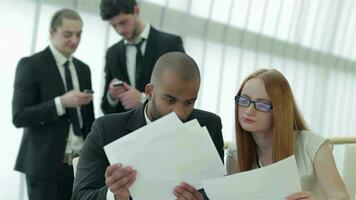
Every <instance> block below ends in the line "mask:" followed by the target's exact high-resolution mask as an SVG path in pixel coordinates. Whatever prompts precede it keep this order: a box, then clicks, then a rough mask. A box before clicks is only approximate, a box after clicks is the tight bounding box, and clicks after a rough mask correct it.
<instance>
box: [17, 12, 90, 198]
mask: <svg viewBox="0 0 356 200" xmlns="http://www.w3.org/2000/svg"><path fill="white" fill-rule="evenodd" d="M82 26H83V22H82V19H81V18H80V16H79V15H78V13H76V12H75V11H73V10H70V9H61V10H59V11H57V12H56V13H55V14H54V15H53V17H52V20H51V24H50V29H49V33H50V41H51V43H50V45H49V46H48V47H47V48H46V49H44V50H43V51H41V52H39V53H36V54H34V55H32V56H30V57H25V58H22V59H21V60H20V61H19V63H18V65H17V70H16V76H15V83H14V95H13V104H12V109H13V118H12V119H13V123H14V125H15V126H16V127H23V128H24V132H23V137H22V142H21V147H20V151H19V154H18V157H17V160H16V166H15V169H16V170H18V171H20V172H23V173H25V174H26V183H27V191H28V197H29V199H30V200H49V199H51V200H56V199H58V200H69V199H70V198H71V194H72V185H73V168H72V158H73V157H75V156H78V155H79V151H80V149H81V147H82V145H83V141H84V139H85V137H86V135H87V133H88V132H89V130H90V127H91V125H92V122H93V121H94V110H93V103H92V99H93V95H92V94H91V93H86V92H81V91H84V90H85V89H86V90H87V91H90V90H91V89H92V87H91V75H90V69H89V67H88V66H87V65H86V64H84V63H83V62H81V61H80V60H78V59H76V58H74V57H72V54H73V53H74V52H75V50H76V49H77V47H78V45H79V43H80V38H81V34H82Z"/></svg>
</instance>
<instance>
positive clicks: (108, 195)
mask: <svg viewBox="0 0 356 200" xmlns="http://www.w3.org/2000/svg"><path fill="white" fill-rule="evenodd" d="M106 200H115V195H114V193H112V192H111V191H110V190H109V188H108V190H107V192H106Z"/></svg>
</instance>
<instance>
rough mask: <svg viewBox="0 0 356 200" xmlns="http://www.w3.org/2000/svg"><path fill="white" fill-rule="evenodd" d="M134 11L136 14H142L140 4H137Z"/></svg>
mask: <svg viewBox="0 0 356 200" xmlns="http://www.w3.org/2000/svg"><path fill="white" fill-rule="evenodd" d="M133 12H134V15H136V16H140V7H139V6H138V5H135V7H134V10H133Z"/></svg>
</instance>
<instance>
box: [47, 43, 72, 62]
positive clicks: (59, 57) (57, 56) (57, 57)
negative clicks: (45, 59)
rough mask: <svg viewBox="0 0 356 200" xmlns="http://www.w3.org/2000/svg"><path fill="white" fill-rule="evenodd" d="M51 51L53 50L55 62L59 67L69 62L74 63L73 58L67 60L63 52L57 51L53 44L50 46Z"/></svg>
mask: <svg viewBox="0 0 356 200" xmlns="http://www.w3.org/2000/svg"><path fill="white" fill-rule="evenodd" d="M49 49H50V50H51V52H52V54H53V57H54V60H55V61H56V63H57V65H58V66H62V65H63V64H64V63H65V62H67V61H69V62H72V56H71V57H69V58H68V59H67V58H66V57H65V56H64V55H63V54H62V53H61V52H59V51H58V50H57V49H56V47H54V46H53V44H50V45H49Z"/></svg>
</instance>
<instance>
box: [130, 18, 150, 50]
mask: <svg viewBox="0 0 356 200" xmlns="http://www.w3.org/2000/svg"><path fill="white" fill-rule="evenodd" d="M150 30H151V25H150V24H149V23H146V24H145V27H144V28H143V31H142V32H141V34H140V35H139V36H138V37H137V39H136V41H135V42H134V44H137V43H139V42H140V41H141V39H145V40H147V39H148V35H149V34H150ZM124 43H125V45H126V44H132V42H129V41H128V40H124Z"/></svg>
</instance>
